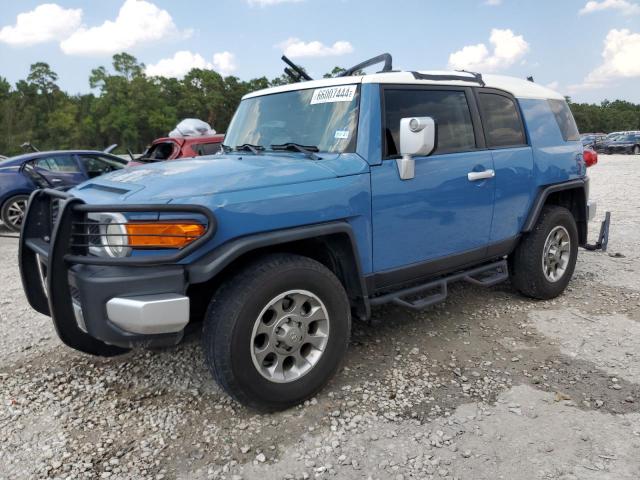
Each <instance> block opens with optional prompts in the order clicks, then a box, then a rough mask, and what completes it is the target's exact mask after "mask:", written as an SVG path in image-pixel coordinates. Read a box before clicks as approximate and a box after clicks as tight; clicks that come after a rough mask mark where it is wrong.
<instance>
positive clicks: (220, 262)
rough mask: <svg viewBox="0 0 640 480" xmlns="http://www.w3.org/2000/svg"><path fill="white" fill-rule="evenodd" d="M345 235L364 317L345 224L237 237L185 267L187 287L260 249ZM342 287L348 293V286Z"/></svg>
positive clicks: (360, 277) (363, 288)
mask: <svg viewBox="0 0 640 480" xmlns="http://www.w3.org/2000/svg"><path fill="white" fill-rule="evenodd" d="M336 235H345V236H346V237H347V239H348V248H349V249H350V254H351V255H352V256H353V263H354V266H355V268H356V272H355V274H356V276H357V278H353V282H352V285H351V287H352V288H354V289H356V291H357V296H358V297H359V298H360V299H361V301H362V302H363V304H362V307H363V309H364V310H363V311H364V312H365V316H366V317H367V318H368V317H369V315H370V311H371V310H370V305H369V296H368V291H367V285H366V282H365V277H364V274H363V273H362V265H361V262H360V255H359V253H358V246H357V242H356V239H355V235H354V233H353V229H352V227H351V225H349V223H347V222H346V221H334V222H328V223H322V224H314V225H305V226H302V227H294V228H288V229H284V230H275V231H269V232H260V233H256V234H251V235H248V236H244V237H239V238H236V239H233V240H230V241H229V242H226V243H224V244H222V245H220V246H219V247H217V248H215V249H214V250H212V251H211V252H209V253H207V254H205V255H204V256H203V257H201V258H200V259H198V260H196V261H194V262H193V263H191V264H190V265H186V266H185V270H186V273H187V278H188V281H189V283H190V284H197V283H204V282H206V281H208V280H210V279H212V278H213V277H215V276H216V275H218V274H219V273H220V272H222V271H223V270H224V269H225V268H226V267H227V266H229V265H230V264H231V263H232V262H233V261H235V260H237V259H238V258H240V257H241V256H243V255H245V254H247V253H250V252H252V251H254V250H258V249H260V248H265V247H271V246H277V245H282V244H285V243H290V242H296V241H300V240H310V239H315V238H322V237H332V236H336ZM345 288H347V290H349V288H348V286H347V285H345Z"/></svg>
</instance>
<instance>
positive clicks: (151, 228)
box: [126, 222, 205, 248]
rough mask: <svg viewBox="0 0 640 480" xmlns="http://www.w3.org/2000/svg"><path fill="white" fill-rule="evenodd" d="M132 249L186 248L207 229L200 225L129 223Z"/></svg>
mask: <svg viewBox="0 0 640 480" xmlns="http://www.w3.org/2000/svg"><path fill="white" fill-rule="evenodd" d="M126 228H127V235H128V236H129V246H130V247H131V248H184V247H186V246H187V245H189V244H190V243H191V242H193V241H194V240H197V239H198V238H200V237H201V236H202V235H203V234H204V232H205V227H204V225H201V224H199V223H180V222H176V223H173V222H165V223H155V222H139V223H135V222H132V223H127V225H126Z"/></svg>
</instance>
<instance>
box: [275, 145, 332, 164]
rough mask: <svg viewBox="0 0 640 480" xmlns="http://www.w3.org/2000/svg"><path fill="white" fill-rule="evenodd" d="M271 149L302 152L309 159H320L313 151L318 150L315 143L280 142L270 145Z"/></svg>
mask: <svg viewBox="0 0 640 480" xmlns="http://www.w3.org/2000/svg"><path fill="white" fill-rule="evenodd" d="M271 149H272V150H293V151H296V152H300V153H304V154H305V155H306V156H307V157H309V158H310V159H311V160H320V157H319V156H318V155H316V154H315V153H313V152H319V151H320V149H319V148H318V147H316V146H315V145H300V144H299V143H293V142H289V143H282V144H274V145H271Z"/></svg>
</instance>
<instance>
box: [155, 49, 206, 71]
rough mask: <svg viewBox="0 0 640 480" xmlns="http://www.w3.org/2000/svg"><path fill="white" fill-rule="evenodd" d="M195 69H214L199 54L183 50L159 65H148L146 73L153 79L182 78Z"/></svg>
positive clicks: (161, 61)
mask: <svg viewBox="0 0 640 480" xmlns="http://www.w3.org/2000/svg"><path fill="white" fill-rule="evenodd" d="M193 68H203V69H204V68H213V65H212V64H211V63H208V62H207V61H206V60H205V59H204V58H203V57H202V55H200V54H198V53H192V52H190V51H188V50H181V51H179V52H176V53H175V55H173V57H171V58H163V59H162V60H160V61H159V62H158V63H155V64H152V65H148V66H147V68H146V70H145V73H146V74H147V75H149V76H152V77H155V76H157V77H175V78H182V77H184V76H185V75H186V74H187V73H189V71H190V70H191V69H193Z"/></svg>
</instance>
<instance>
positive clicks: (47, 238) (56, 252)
mask: <svg viewBox="0 0 640 480" xmlns="http://www.w3.org/2000/svg"><path fill="white" fill-rule="evenodd" d="M54 199H55V200H57V201H59V202H60V203H59V205H58V212H57V218H56V221H55V223H54V222H53V221H52V217H53V214H52V200H54ZM91 212H158V213H166V212H169V213H171V212H173V213H176V212H181V213H196V214H201V215H204V216H205V217H206V218H207V222H208V225H207V230H206V231H205V233H204V234H203V235H202V236H201V237H199V238H198V239H197V240H195V241H193V242H192V243H191V244H190V245H188V246H186V247H185V248H183V249H181V250H179V251H178V252H176V253H172V254H168V255H149V256H141V257H124V258H104V257H96V256H90V255H86V256H84V255H79V254H78V252H73V253H74V254H70V252H69V249H70V239H71V237H72V236H73V233H74V232H73V220H74V218H77V217H78V216H81V215H85V214H86V213H91ZM216 227H217V223H216V220H215V217H214V216H213V213H212V212H211V211H210V210H208V209H206V208H204V207H202V206H199V205H167V204H161V205H151V204H150V205H87V204H85V203H84V202H83V201H82V200H81V199H79V198H76V197H73V196H72V195H70V194H68V193H65V192H61V191H58V190H52V189H42V190H36V191H34V192H33V193H32V194H31V197H30V198H29V204H28V207H27V212H26V214H25V218H24V221H23V225H22V232H21V234H20V241H19V253H18V256H19V258H18V261H19V267H20V276H21V279H22V285H23V288H24V291H25V294H26V297H27V300H28V302H29V304H30V305H31V307H33V308H34V309H35V310H36V311H38V312H40V313H42V314H44V315H48V316H50V317H51V319H52V320H53V323H54V326H55V329H56V332H57V334H58V336H59V337H60V339H61V340H62V341H63V342H64V343H65V344H66V345H68V346H70V347H72V348H74V349H76V350H80V351H83V352H86V353H91V354H93V355H101V356H113V355H119V354H122V353H124V352H126V351H127V350H126V349H123V348H121V347H117V346H114V345H108V344H106V343H104V342H102V341H100V340H98V339H96V338H94V337H92V336H90V335H88V334H87V333H85V332H84V331H82V330H81V329H80V328H79V327H78V325H77V323H76V320H75V315H74V311H73V304H72V300H71V290H70V287H69V278H68V270H69V267H70V264H72V263H73V264H86V265H102V266H108V265H113V266H123V265H128V266H138V267H143V266H150V265H166V264H173V263H176V262H178V261H179V260H181V259H183V258H185V257H186V256H187V255H189V254H190V253H192V252H193V251H194V250H196V249H197V248H199V246H200V245H202V244H203V243H205V242H207V241H208V240H209V239H211V238H212V237H213V235H214V234H215V231H216ZM43 264H44V265H45V267H44V268H45V270H43ZM45 277H46V278H45Z"/></svg>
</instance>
